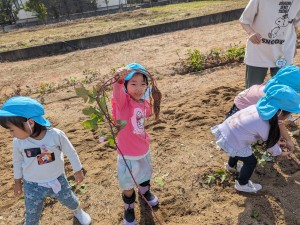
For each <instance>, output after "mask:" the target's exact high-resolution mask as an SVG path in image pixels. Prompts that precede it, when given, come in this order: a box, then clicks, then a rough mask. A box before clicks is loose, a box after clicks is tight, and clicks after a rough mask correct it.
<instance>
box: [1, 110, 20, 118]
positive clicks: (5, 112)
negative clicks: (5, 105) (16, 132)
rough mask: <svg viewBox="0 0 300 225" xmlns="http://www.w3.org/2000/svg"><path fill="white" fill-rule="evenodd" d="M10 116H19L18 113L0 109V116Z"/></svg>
mask: <svg viewBox="0 0 300 225" xmlns="http://www.w3.org/2000/svg"><path fill="white" fill-rule="evenodd" d="M10 116H19V115H16V114H13V113H11V112H8V111H5V110H0V117H10Z"/></svg>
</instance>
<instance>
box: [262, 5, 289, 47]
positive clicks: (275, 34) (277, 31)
mask: <svg viewBox="0 0 300 225" xmlns="http://www.w3.org/2000/svg"><path fill="white" fill-rule="evenodd" d="M293 1H294V0H292V1H281V2H279V10H278V13H279V14H283V15H282V16H281V17H279V18H277V19H276V20H275V27H274V28H273V29H272V30H271V32H270V33H269V34H268V36H269V38H271V39H274V38H277V39H276V40H267V39H264V40H263V42H264V43H266V44H283V42H284V40H283V39H284V30H285V29H282V28H283V27H287V26H288V25H289V24H292V23H293V19H290V18H289V14H288V13H289V11H290V8H291V6H292V4H293ZM278 38H279V39H278ZM280 38H281V39H280Z"/></svg>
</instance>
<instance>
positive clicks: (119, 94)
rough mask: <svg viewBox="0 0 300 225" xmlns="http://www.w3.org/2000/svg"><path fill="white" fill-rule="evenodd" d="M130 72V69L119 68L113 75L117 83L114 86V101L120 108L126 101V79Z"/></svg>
mask: <svg viewBox="0 0 300 225" xmlns="http://www.w3.org/2000/svg"><path fill="white" fill-rule="evenodd" d="M129 72H130V70H129V69H127V68H125V67H122V68H119V69H118V70H117V71H116V72H115V73H114V75H113V76H114V77H115V79H116V82H115V83H114V84H113V99H114V101H115V103H116V104H117V106H118V107H119V108H122V107H123V105H124V103H125V101H126V94H125V92H124V82H125V81H124V79H125V77H126V76H127V74H128V73H129Z"/></svg>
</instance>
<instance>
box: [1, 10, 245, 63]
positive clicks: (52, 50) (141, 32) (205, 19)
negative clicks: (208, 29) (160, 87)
mask: <svg viewBox="0 0 300 225" xmlns="http://www.w3.org/2000/svg"><path fill="white" fill-rule="evenodd" d="M243 10H244V9H236V10H231V11H226V12H221V13H216V14H211V15H206V16H200V17H196V18H191V19H185V20H181V21H175V22H169V23H164V24H158V25H153V26H149V27H142V28H137V29H132V30H126V31H120V32H116V33H110V34H104V35H99V36H94V37H88V38H83V39H75V40H71V41H66V42H64V41H62V42H57V43H53V44H47V45H41V46H36V47H30V48H24V49H19V50H14V51H8V52H1V53H0V61H1V62H4V61H17V60H25V59H32V58H37V57H44V56H51V55H57V54H62V53H66V52H71V51H76V50H82V49H88V48H95V47H99V46H103V45H108V44H112V43H116V42H121V41H128V40H132V39H137V38H141V37H146V36H149V35H156V34H161V33H166V32H172V31H177V30H183V29H189V28H193V27H200V26H206V25H210V24H216V23H221V22H227V21H232V20H236V19H238V18H239V17H240V15H241V14H242V12H243Z"/></svg>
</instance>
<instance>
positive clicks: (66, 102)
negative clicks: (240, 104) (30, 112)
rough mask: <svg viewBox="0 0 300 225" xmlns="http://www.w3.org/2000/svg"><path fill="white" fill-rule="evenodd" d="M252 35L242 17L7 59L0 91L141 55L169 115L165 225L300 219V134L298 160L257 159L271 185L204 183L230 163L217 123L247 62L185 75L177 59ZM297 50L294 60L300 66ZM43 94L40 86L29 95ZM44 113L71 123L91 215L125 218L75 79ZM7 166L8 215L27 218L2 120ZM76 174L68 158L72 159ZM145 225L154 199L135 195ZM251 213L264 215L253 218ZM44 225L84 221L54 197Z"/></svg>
mask: <svg viewBox="0 0 300 225" xmlns="http://www.w3.org/2000/svg"><path fill="white" fill-rule="evenodd" d="M245 39H246V34H245V33H244V32H243V31H242V30H241V27H240V26H239V24H238V23H237V22H236V21H235V22H230V23H224V24H219V25H214V26H207V27H202V28H197V29H190V30H184V31H179V32H174V33H169V34H164V35H159V36H152V37H148V38H142V39H138V40H134V41H128V42H123V43H118V44H114V45H110V46H106V47H101V48H95V49H90V50H85V51H78V52H73V53H70V54H65V55H60V56H53V57H47V58H41V59H34V60H30V61H21V62H14V63H1V67H0V80H1V86H2V88H1V90H0V93H1V96H3V95H4V94H11V93H13V92H14V91H15V90H16V88H17V86H18V87H19V88H20V90H21V93H23V92H24V93H25V92H27V91H28V89H32V90H36V89H37V88H38V87H39V86H40V85H41V84H42V83H44V84H45V83H46V84H47V83H52V82H54V83H61V82H63V79H65V78H68V79H69V78H70V77H73V78H76V79H79V80H80V79H84V75H83V73H82V71H83V70H85V69H90V70H97V71H98V72H99V73H100V74H101V75H99V77H98V78H99V79H100V78H101V77H105V76H108V75H109V74H110V71H111V69H112V68H116V67H119V66H121V65H122V64H127V63H130V62H134V61H135V62H139V63H141V64H143V65H145V66H146V67H147V68H148V69H149V70H150V72H152V73H153V74H155V76H156V78H157V83H158V86H159V88H160V89H161V91H162V93H163V100H162V110H161V119H162V121H161V123H155V122H154V121H153V120H150V121H149V123H148V125H147V129H148V131H149V133H150V135H151V138H152V143H151V150H152V160H153V167H154V174H153V178H155V177H164V180H165V182H164V185H163V186H161V185H159V184H158V183H156V182H154V179H153V181H152V189H153V191H154V192H155V193H156V195H157V196H158V197H159V200H160V205H159V208H158V209H156V212H155V213H156V215H157V217H158V218H159V220H160V221H161V222H162V224H170V225H171V224H185V225H198V224H201V225H202V224H210V225H216V224H220V225H221V224H224V225H225V224H226V225H227V224H228V225H229V224H230V225H231V224H241V225H244V224H253V225H254V224H268V225H283V224H287V225H297V224H300V207H299V206H300V161H299V160H300V153H299V141H300V139H299V140H298V139H294V141H295V143H296V146H297V147H296V149H297V150H296V152H295V155H294V156H293V157H292V159H290V160H288V159H276V160H275V162H272V163H268V164H267V165H266V166H265V167H263V168H262V167H258V168H257V170H256V171H255V173H254V175H253V177H252V180H253V181H256V182H259V183H261V184H262V185H263V190H262V191H261V192H259V193H257V194H242V193H238V192H236V191H235V190H234V188H233V185H234V184H233V182H230V183H229V186H227V187H220V186H215V185H214V186H211V187H209V186H207V185H204V184H203V179H202V177H203V175H204V174H207V173H208V172H209V171H211V170H216V169H219V168H223V163H224V162H225V161H226V158H227V157H226V154H225V153H224V152H222V151H220V150H217V149H216V147H215V145H214V144H213V137H212V135H211V134H210V127H211V126H213V125H215V124H217V123H219V122H221V121H222V120H223V119H224V115H225V113H226V112H227V111H228V110H229V108H230V106H231V105H232V101H233V97H234V96H235V95H236V94H237V93H238V92H240V91H241V90H243V88H244V73H245V66H244V65H243V64H235V65H228V66H225V67H219V68H214V69H210V70H207V71H204V72H201V73H194V74H186V75H180V74H178V72H177V71H178V64H176V63H177V62H178V61H179V59H178V55H177V54H176V51H178V52H179V55H180V56H181V57H184V54H185V53H186V52H187V49H195V48H197V49H200V50H202V51H204V52H205V51H208V50H209V49H211V48H214V47H222V48H226V47H228V46H230V45H232V44H238V43H240V42H241V43H244V42H245V41H246V40H245ZM299 63H300V62H299V58H298V57H297V59H296V64H297V65H299ZM31 96H32V97H35V98H38V95H37V94H33V95H31ZM44 101H45V109H46V116H47V118H48V119H50V120H51V122H52V123H53V126H55V127H57V128H60V129H62V130H64V131H65V132H66V134H67V135H68V136H69V138H70V140H71V142H72V143H73V144H74V146H75V147H76V149H77V151H78V154H79V156H80V158H81V161H82V163H83V165H84V168H85V169H86V171H87V173H86V179H85V183H86V185H88V192H87V193H85V194H78V195H77V196H78V197H79V198H80V200H81V203H82V206H83V208H84V209H85V210H86V211H88V212H89V213H90V214H91V216H92V218H93V221H94V222H93V224H101V225H102V224H103V225H104V224H113V225H116V224H122V210H123V203H122V200H121V197H120V191H119V188H118V184H117V179H116V166H115V164H116V153H115V151H114V150H113V149H111V148H108V147H105V145H103V143H102V144H100V143H97V137H98V136H97V133H93V132H91V131H88V130H85V129H83V127H82V125H81V124H80V123H81V122H82V121H83V120H84V118H85V117H84V115H83V114H82V113H81V109H82V108H83V107H84V104H83V102H82V100H81V99H79V98H77V97H76V95H75V92H74V89H73V88H72V87H70V88H65V89H61V90H57V91H55V92H54V93H51V94H47V95H44ZM0 137H1V138H0V154H1V155H2V157H1V163H0V170H1V171H2V174H1V179H0V187H1V188H0V224H3V225H4V224H5V225H6V224H23V222H24V219H23V217H24V215H23V214H24V202H23V200H18V199H17V198H15V197H14V196H13V189H12V185H13V174H12V161H11V137H10V136H9V134H8V133H7V131H6V130H4V129H0ZM66 171H67V175H68V177H69V178H70V179H71V178H72V169H71V167H70V164H69V163H68V162H67V163H66ZM136 205H137V209H136V216H137V221H138V224H140V225H144V224H159V223H158V222H157V221H155V219H154V218H153V217H152V215H151V213H150V211H149V209H148V208H147V206H146V205H145V204H144V203H143V202H142V201H139V200H137V204H136ZM253 215H257V216H256V218H253ZM41 223H42V224H49V225H50V224H51V225H53V224H59V225H60V224H66V225H68V224H78V222H77V221H76V219H74V218H73V217H72V214H71V213H70V212H69V211H68V210H67V209H66V208H65V207H63V206H61V205H60V203H58V202H56V201H49V200H48V201H47V204H46V205H45V209H44V212H43V215H42V218H41Z"/></svg>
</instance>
